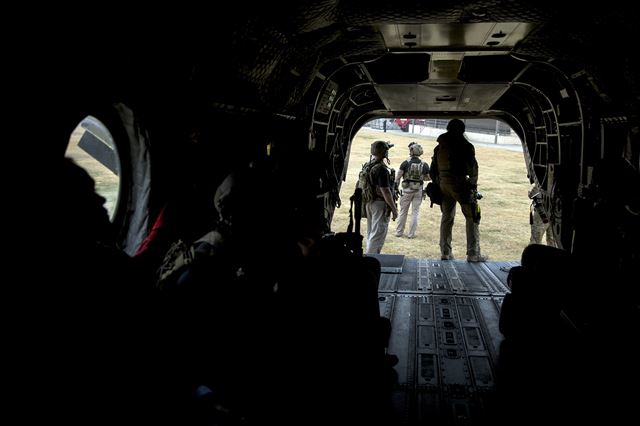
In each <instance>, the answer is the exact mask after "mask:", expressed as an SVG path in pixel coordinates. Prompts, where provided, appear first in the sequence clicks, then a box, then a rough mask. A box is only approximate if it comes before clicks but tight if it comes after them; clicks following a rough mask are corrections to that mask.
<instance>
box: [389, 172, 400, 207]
mask: <svg viewBox="0 0 640 426" xmlns="http://www.w3.org/2000/svg"><path fill="white" fill-rule="evenodd" d="M389 179H391V182H392V184H391V185H392V187H391V194H392V195H393V204H395V205H396V209H398V199H399V198H400V195H402V194H401V193H400V188H399V187H398V183H397V182H396V169H390V171H389Z"/></svg>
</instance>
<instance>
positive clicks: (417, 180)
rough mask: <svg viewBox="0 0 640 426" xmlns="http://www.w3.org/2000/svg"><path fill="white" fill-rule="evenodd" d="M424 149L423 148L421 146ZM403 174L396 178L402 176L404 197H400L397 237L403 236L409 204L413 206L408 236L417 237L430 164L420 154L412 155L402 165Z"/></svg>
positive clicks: (397, 179)
mask: <svg viewBox="0 0 640 426" xmlns="http://www.w3.org/2000/svg"><path fill="white" fill-rule="evenodd" d="M420 149H422V148H420ZM400 171H401V172H402V173H401V174H399V175H398V177H397V178H396V182H398V181H399V179H400V176H402V178H403V181H402V197H400V214H399V215H398V225H397V227H396V237H401V236H402V234H403V233H404V227H405V225H406V223H407V216H408V213H409V206H411V227H410V228H409V233H408V234H407V237H408V238H415V237H416V232H417V230H418V217H419V215H420V205H421V204H422V190H423V181H424V178H425V176H428V175H429V165H428V164H427V163H426V162H424V161H422V160H420V156H419V155H412V156H411V158H410V159H409V160H406V161H404V162H403V163H402V164H401V165H400Z"/></svg>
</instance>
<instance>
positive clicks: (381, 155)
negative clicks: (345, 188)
mask: <svg viewBox="0 0 640 426" xmlns="http://www.w3.org/2000/svg"><path fill="white" fill-rule="evenodd" d="M392 146H393V145H391V144H389V143H388V142H384V141H375V142H374V143H372V144H371V155H373V157H374V159H373V160H371V163H372V166H371V167H370V168H369V172H368V174H367V176H366V178H367V180H368V183H369V185H370V186H371V187H372V188H373V191H372V196H371V199H367V200H364V199H363V202H364V201H366V204H365V210H366V213H367V251H366V252H367V253H380V251H381V250H382V246H383V245H384V240H385V238H386V237H387V231H388V229H389V213H391V215H392V218H393V220H396V218H397V217H398V209H397V207H396V204H395V200H394V198H393V192H392V189H391V185H392V179H391V178H390V169H389V167H387V165H386V164H385V162H384V160H385V159H386V160H387V162H388V161H389V158H388V153H389V148H391V147H392ZM366 193H367V191H364V190H363V197H365V194H366Z"/></svg>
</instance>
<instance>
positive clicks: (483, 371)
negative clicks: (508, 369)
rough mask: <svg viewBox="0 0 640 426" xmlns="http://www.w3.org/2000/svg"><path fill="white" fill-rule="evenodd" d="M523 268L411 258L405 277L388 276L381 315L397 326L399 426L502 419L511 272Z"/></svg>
mask: <svg viewBox="0 0 640 426" xmlns="http://www.w3.org/2000/svg"><path fill="white" fill-rule="evenodd" d="M377 257H380V258H382V259H383V260H384V257H385V255H378V256H377ZM384 264H385V263H384V262H383V265H384ZM517 265H519V263H518V262H487V263H467V262H465V261H439V260H428V259H412V258H404V259H403V265H402V272H401V273H385V271H384V269H383V273H382V276H381V279H380V285H379V288H378V295H379V304H380V313H381V315H383V316H385V317H387V318H389V319H390V320H391V323H392V334H391V339H390V342H389V352H390V353H392V354H395V355H396V356H397V357H398V360H399V361H398V364H397V365H396V366H395V371H396V373H397V375H398V383H397V388H396V390H395V392H394V409H395V413H396V417H397V421H398V424H481V423H485V422H486V421H490V420H491V418H493V417H494V414H495V413H494V411H493V409H494V405H495V384H496V383H495V382H496V379H495V372H496V364H497V357H498V351H499V346H500V343H501V341H502V335H501V333H500V332H499V331H498V319H499V316H500V307H501V304H502V300H503V298H504V295H505V294H506V292H507V291H508V288H507V275H508V272H509V269H510V268H511V267H513V266H517ZM383 268H384V266H383Z"/></svg>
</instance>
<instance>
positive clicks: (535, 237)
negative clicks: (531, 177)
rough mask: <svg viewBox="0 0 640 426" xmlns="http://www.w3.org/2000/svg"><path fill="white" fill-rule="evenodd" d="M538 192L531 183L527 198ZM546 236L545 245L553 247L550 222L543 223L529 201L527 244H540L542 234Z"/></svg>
mask: <svg viewBox="0 0 640 426" xmlns="http://www.w3.org/2000/svg"><path fill="white" fill-rule="evenodd" d="M539 192H540V189H539V188H538V186H537V185H535V184H534V185H533V186H532V187H531V189H530V190H529V198H533V197H534V196H535V195H536V194H538V193H539ZM545 234H546V236H547V245H548V246H552V247H555V246H556V240H555V238H554V236H553V229H552V228H551V222H550V221H548V222H547V223H544V221H543V220H542V218H541V217H540V215H539V214H538V212H537V211H536V209H535V208H534V205H533V203H531V239H530V240H529V244H542V236H543V235H545Z"/></svg>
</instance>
